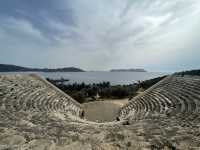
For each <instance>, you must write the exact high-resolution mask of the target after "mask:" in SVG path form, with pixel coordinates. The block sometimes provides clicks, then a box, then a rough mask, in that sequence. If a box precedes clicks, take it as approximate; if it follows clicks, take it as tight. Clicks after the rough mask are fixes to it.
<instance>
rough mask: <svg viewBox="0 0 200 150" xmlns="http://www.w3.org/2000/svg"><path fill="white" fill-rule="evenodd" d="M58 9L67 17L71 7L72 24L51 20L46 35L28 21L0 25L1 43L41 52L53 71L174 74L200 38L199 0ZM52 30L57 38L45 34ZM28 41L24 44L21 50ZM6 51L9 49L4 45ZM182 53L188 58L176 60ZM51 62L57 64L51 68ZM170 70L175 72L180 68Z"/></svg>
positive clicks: (117, 0) (116, 1) (88, 1)
mask: <svg viewBox="0 0 200 150" xmlns="http://www.w3.org/2000/svg"><path fill="white" fill-rule="evenodd" d="M58 3H59V4H58V5H57V6H56V7H61V9H59V10H63V11H65V6H66V8H68V7H69V4H70V9H71V13H72V16H73V20H74V23H73V24H67V23H65V22H66V20H64V21H62V20H58V19H54V17H51V16H48V15H47V16H45V17H44V20H43V22H42V23H45V25H46V26H47V27H48V30H47V31H45V33H46V34H44V31H43V29H42V28H41V27H40V26H39V27H38V26H37V27H36V26H34V25H33V23H31V22H29V21H28V20H23V19H20V20H19V19H15V18H11V20H9V19H7V21H6V22H5V21H4V24H3V25H2V24H1V25H0V40H1V41H2V43H3V41H6V40H5V39H7V40H10V41H11V40H13V41H15V43H16V44H17V43H18V44H17V45H18V49H24V51H25V49H27V47H28V46H29V49H31V50H32V49H39V50H41V49H43V51H45V52H46V54H45V53H42V55H41V59H42V57H43V58H44V61H47V62H48V63H47V64H51V66H52V65H55V66H56V65H57V66H59V65H62V66H63V65H73V64H74V65H76V66H80V67H83V68H86V69H89V70H92V69H94V70H96V69H108V68H117V67H119V68H121V67H146V68H147V69H148V68H150V69H152V70H160V69H162V70H165V69H163V68H166V70H170V69H169V68H170V66H172V65H174V66H178V64H177V63H180V64H181V63H182V62H181V60H182V61H184V60H185V58H186V57H188V56H189V57H190V59H192V54H193V53H194V52H196V49H198V47H197V46H194V45H197V44H196V43H198V41H196V39H195V38H196V35H199V34H200V33H199V32H198V28H197V27H198V26H199V25H200V19H199V17H200V11H199V10H200V2H199V1H197V0H187V1H185V0H173V1H172V0H170V1H166V0H136V1H133V0H124V1H122V0H109V1H108V0H101V1H93V0H84V1H83V0H74V1H71V2H70V3H67V4H66V3H65V2H64V1H60V2H58ZM38 5H39V3H38ZM21 11H22V12H23V10H21ZM63 13H64V12H63ZM66 13H67V12H66ZM32 17H33V16H32ZM66 19H67V18H66ZM40 21H41V20H40ZM49 30H53V31H56V32H52V33H51V34H47V33H48V31H49ZM49 32H50V31H49ZM6 37H7V38H6ZM3 39H4V40H3ZM24 41H26V43H25V44H24V45H22V43H23V42H24ZM6 43H7V44H8V43H9V42H6ZM2 47H3V46H1V47H0V48H1V49H2ZM4 47H9V46H5V44H4ZM19 47H20V48H19ZM12 48H13V47H12V46H11V47H10V49H12ZM31 50H30V51H31ZM181 50H183V51H184V52H183V53H185V55H184V54H183V55H181V57H182V58H177V57H180V51H181ZM189 51H190V52H189ZM32 53H33V54H34V52H32ZM189 53H190V54H191V55H188V54H189ZM186 54H187V55H186ZM172 55H173V56H172ZM36 56H37V55H36V54H34V57H36ZM48 56H49V58H48ZM172 57H173V59H170V58H172ZM52 58H53V60H54V62H51V61H52ZM48 59H49V60H48ZM169 59H170V62H168V60H169ZM176 60H177V61H176ZM193 63H194V62H193ZM196 63H199V64H200V62H196ZM159 64H160V65H159ZM172 68H173V70H175V69H174V68H176V67H172Z"/></svg>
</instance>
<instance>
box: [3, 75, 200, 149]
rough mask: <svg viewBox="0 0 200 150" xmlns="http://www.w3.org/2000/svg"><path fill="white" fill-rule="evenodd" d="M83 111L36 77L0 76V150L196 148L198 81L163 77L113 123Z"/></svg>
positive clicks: (199, 118)
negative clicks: (89, 116) (92, 118)
mask: <svg viewBox="0 0 200 150" xmlns="http://www.w3.org/2000/svg"><path fill="white" fill-rule="evenodd" d="M84 109H85V108H84V106H83V105H80V104H79V103H77V102H76V101H75V100H73V99H72V98H71V97H69V96H68V95H66V94H65V93H63V92H62V91H60V90H59V89H57V88H56V87H54V86H53V85H51V84H50V83H48V82H47V81H45V80H43V79H41V78H40V77H38V76H36V75H2V76H0V150H3V149H5V150H8V149H9V150H16V149H18V150H29V149H30V150H32V149H33V150H121V149H122V150H148V149H152V150H161V149H163V150H199V149H200V115H199V113H200V77H195V76H193V77H192V76H184V77H181V76H175V75H172V76H168V77H166V78H165V79H164V80H162V81H160V82H159V83H157V84H156V85H154V86H153V87H151V88H150V89H148V90H147V91H145V92H144V93H142V94H140V95H138V96H137V97H135V98H134V99H132V100H131V101H130V102H129V103H128V104H126V105H125V106H123V107H122V108H121V109H120V110H119V112H118V116H117V120H116V121H112V122H104V123H97V122H92V121H89V120H86V119H84ZM102 111H104V110H102Z"/></svg>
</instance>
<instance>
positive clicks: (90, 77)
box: [0, 71, 168, 85]
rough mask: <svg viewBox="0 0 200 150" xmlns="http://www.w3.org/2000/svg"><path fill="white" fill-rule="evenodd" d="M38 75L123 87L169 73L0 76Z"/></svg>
mask: <svg viewBox="0 0 200 150" xmlns="http://www.w3.org/2000/svg"><path fill="white" fill-rule="evenodd" d="M30 73H36V74H38V75H40V76H41V77H43V78H52V79H60V78H64V79H68V80H69V82H66V84H71V83H75V82H76V83H82V82H84V83H86V84H89V83H100V82H103V81H109V82H110V83H111V84H112V85H119V84H120V85H123V84H132V83H135V82H138V81H143V80H148V79H152V78H156V77H160V76H163V75H167V74H168V73H160V72H106V71H93V72H53V73H49V72H48V73H46V72H17V73H16V72H11V73H10V72H9V73H0V74H30Z"/></svg>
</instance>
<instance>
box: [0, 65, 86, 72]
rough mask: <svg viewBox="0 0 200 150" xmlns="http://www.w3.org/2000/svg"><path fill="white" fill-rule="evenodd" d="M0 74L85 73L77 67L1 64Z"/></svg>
mask: <svg viewBox="0 0 200 150" xmlns="http://www.w3.org/2000/svg"><path fill="white" fill-rule="evenodd" d="M0 72H85V71H84V70H82V69H79V68H75V67H64V68H56V69H49V68H43V69H40V68H28V67H21V66H16V65H8V64H0Z"/></svg>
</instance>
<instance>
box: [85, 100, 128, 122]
mask: <svg viewBox="0 0 200 150" xmlns="http://www.w3.org/2000/svg"><path fill="white" fill-rule="evenodd" d="M127 103H128V99H117V100H108V99H107V100H104V101H96V102H90V103H85V104H84V109H85V119H87V120H90V121H95V122H110V121H114V120H116V117H117V116H118V112H119V109H120V108H121V107H123V106H124V105H125V104H127Z"/></svg>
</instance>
